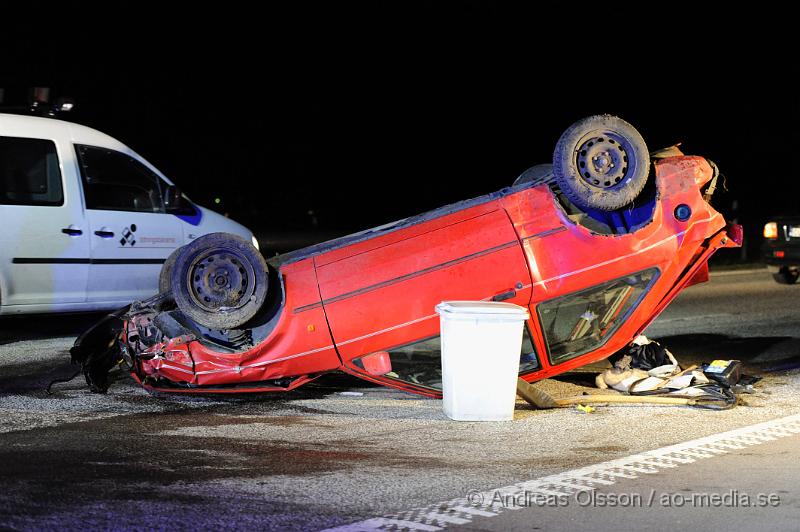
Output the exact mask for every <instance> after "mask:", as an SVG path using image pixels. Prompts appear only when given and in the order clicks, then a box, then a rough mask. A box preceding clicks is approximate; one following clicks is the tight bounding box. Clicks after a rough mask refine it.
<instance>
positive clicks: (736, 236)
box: [725, 224, 744, 246]
mask: <svg viewBox="0 0 800 532" xmlns="http://www.w3.org/2000/svg"><path fill="white" fill-rule="evenodd" d="M725 232H726V233H728V237H729V238H730V239H731V240H733V241H734V242H736V244H738V245H740V246H741V245H742V242H744V228H743V227H742V226H741V225H739V224H730V225H729V226H728V227H727V228H726V231H725Z"/></svg>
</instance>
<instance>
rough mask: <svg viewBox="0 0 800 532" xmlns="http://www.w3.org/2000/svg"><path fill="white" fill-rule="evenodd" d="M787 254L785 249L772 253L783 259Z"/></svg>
mask: <svg viewBox="0 0 800 532" xmlns="http://www.w3.org/2000/svg"><path fill="white" fill-rule="evenodd" d="M785 255H786V253H785V252H783V251H774V252H773V253H772V256H773V257H777V258H779V259H782V258H783V257H784V256H785Z"/></svg>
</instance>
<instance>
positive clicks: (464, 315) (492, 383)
mask: <svg viewBox="0 0 800 532" xmlns="http://www.w3.org/2000/svg"><path fill="white" fill-rule="evenodd" d="M436 312H438V313H439V318H440V323H441V329H442V395H443V404H442V407H443V409H444V413H445V415H446V416H447V417H449V418H450V419H455V420H457V421H510V420H511V419H513V418H514V403H515V402H516V395H517V374H518V372H519V356H520V349H521V347H522V327H523V325H524V323H525V320H527V319H528V311H527V310H526V309H525V308H523V307H520V306H519V305H514V304H512V303H499V302H490V301H442V302H441V303H439V304H438V305H436Z"/></svg>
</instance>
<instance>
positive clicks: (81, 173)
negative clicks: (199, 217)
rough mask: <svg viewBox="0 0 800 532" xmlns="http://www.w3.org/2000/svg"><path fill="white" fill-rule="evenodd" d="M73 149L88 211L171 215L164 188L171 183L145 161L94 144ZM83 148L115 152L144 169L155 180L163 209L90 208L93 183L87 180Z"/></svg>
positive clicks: (82, 144) (79, 144) (83, 144)
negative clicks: (89, 193) (89, 196)
mask: <svg viewBox="0 0 800 532" xmlns="http://www.w3.org/2000/svg"><path fill="white" fill-rule="evenodd" d="M73 148H74V150H75V158H76V163H77V166H78V176H79V180H80V184H81V191H82V194H83V202H84V206H85V208H86V210H91V211H113V212H130V213H137V214H169V213H168V211H167V208H166V205H164V187H165V186H169V183H167V182H166V181H165V180H164V179H163V178H162V177H161V176H160V175H158V173H157V172H155V171H154V170H153V169H152V168H150V167H149V166H148V165H147V164H145V163H144V162H143V161H141V160H139V159H137V158H136V157H133V156H132V155H130V154H129V153H125V152H123V151H119V150H115V149H113V148H109V147H106V146H96V145H94V144H85V143H77V142H76V143H73ZM81 148H89V149H95V150H102V151H108V152H113V153H114V154H117V155H122V156H124V157H127V158H128V159H130V160H131V161H134V162H135V163H136V164H138V165H140V166H141V167H142V168H144V169H145V170H146V171H147V172H148V173H149V174H151V175H152V176H153V178H155V181H156V185H157V187H158V195H157V197H158V201H159V204H160V206H161V209H160V210H152V211H148V210H135V209H127V208H116V207H101V208H98V207H91V206H89V198H88V195H87V189H88V188H89V187H90V186H91V183H88V182H87V179H86V173H85V171H84V167H83V159H82V156H81V152H80V150H81Z"/></svg>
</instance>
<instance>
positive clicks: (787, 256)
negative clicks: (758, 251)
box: [763, 216, 800, 284]
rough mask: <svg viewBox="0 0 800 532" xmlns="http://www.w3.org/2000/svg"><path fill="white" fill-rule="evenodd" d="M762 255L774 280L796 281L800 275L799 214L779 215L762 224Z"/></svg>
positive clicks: (789, 282) (782, 282) (783, 282)
mask: <svg viewBox="0 0 800 532" xmlns="http://www.w3.org/2000/svg"><path fill="white" fill-rule="evenodd" d="M763 255H764V262H766V263H767V268H769V271H770V273H772V277H773V278H774V279H775V281H777V282H779V283H781V284H794V283H796V282H797V279H798V278H799V277H800V216H780V217H776V218H775V220H774V221H771V222H768V223H767V224H766V225H764V247H763Z"/></svg>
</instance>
